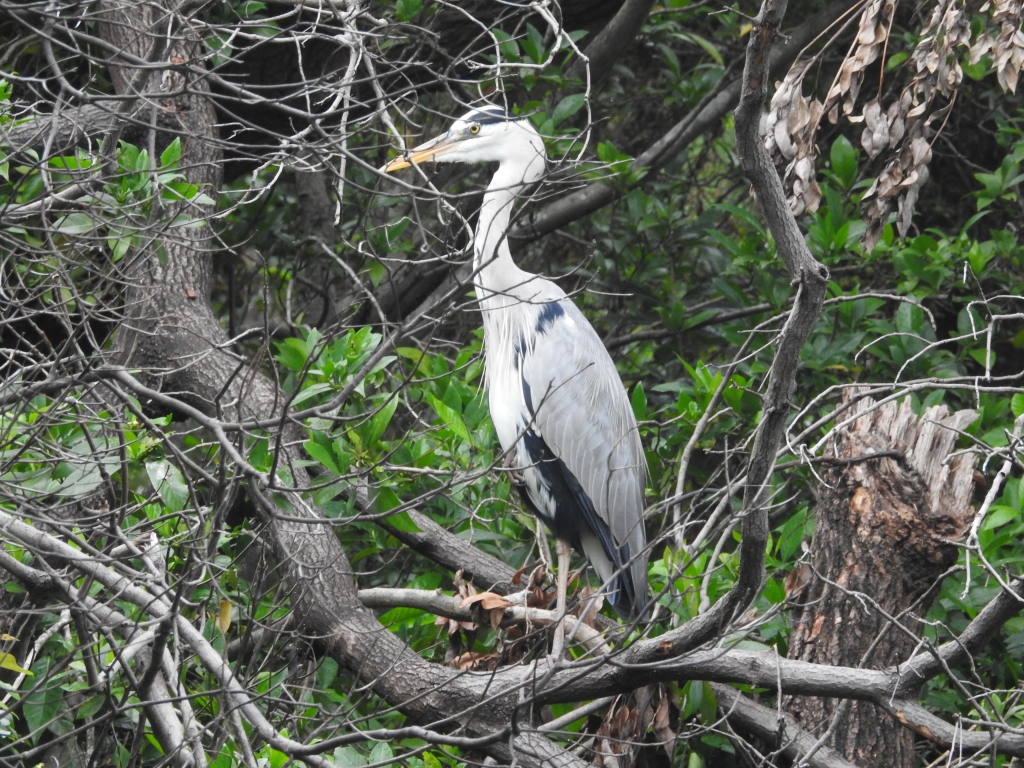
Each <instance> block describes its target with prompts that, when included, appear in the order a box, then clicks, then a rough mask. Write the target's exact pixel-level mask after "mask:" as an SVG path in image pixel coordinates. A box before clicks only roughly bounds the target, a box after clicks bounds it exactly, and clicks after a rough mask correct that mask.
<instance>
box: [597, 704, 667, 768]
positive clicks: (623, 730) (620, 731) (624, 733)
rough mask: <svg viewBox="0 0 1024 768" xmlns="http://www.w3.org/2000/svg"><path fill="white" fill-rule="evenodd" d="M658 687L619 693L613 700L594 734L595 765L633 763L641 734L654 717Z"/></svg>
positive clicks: (621, 767) (623, 767)
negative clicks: (655, 696)
mask: <svg viewBox="0 0 1024 768" xmlns="http://www.w3.org/2000/svg"><path fill="white" fill-rule="evenodd" d="M657 688H658V686H653V685H647V686H644V687H642V688H638V689H637V690H635V691H632V692H631V693H626V694H623V695H621V696H618V697H616V699H615V701H613V702H612V704H611V706H610V707H609V708H608V711H607V712H606V713H605V716H604V719H603V720H602V722H601V725H600V727H599V728H598V729H597V733H596V734H595V743H594V765H595V766H597V767H598V768H631V766H633V765H634V764H635V762H636V756H637V754H638V752H639V748H640V745H641V744H642V743H643V740H644V736H646V735H647V731H648V730H649V729H650V728H651V726H652V724H653V723H654V720H655V710H654V706H653V705H654V695H655V692H656V690H657ZM673 735H674V734H673Z"/></svg>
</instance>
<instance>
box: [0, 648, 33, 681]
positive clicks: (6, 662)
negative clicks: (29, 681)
mask: <svg viewBox="0 0 1024 768" xmlns="http://www.w3.org/2000/svg"><path fill="white" fill-rule="evenodd" d="M0 667H2V668H3V669H9V670H11V671H12V672H17V673H18V674H20V675H29V676H31V675H32V673H31V672H29V671H28V670H27V669H25V668H24V667H19V666H18V660H17V659H15V658H14V655H13V654H10V653H0Z"/></svg>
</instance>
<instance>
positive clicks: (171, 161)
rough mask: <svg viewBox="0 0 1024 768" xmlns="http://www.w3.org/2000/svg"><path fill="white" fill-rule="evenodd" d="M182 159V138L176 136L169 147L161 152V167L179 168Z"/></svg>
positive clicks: (162, 168) (168, 168)
mask: <svg viewBox="0 0 1024 768" xmlns="http://www.w3.org/2000/svg"><path fill="white" fill-rule="evenodd" d="M180 159H181V139H180V138H178V137H175V139H174V141H172V142H171V143H170V144H168V145H167V149H165V150H164V151H163V152H161V153H160V169H161V170H163V171H168V170H172V169H174V168H177V167H178V160H180Z"/></svg>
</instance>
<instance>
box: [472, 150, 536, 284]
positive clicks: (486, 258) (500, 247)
mask: <svg viewBox="0 0 1024 768" xmlns="http://www.w3.org/2000/svg"><path fill="white" fill-rule="evenodd" d="M538 138H539V137H538ZM540 151H543V145H541V147H540ZM524 154H525V156H527V157H529V154H530V153H524ZM524 154H519V155H518V157H517V159H514V160H512V159H506V160H503V161H502V162H501V165H499V166H498V170H497V172H496V173H495V174H494V177H493V178H492V179H491V183H490V184H488V185H487V191H486V192H484V202H483V205H482V206H481V208H480V217H479V219H478V221H477V225H476V239H475V241H474V252H473V270H474V271H475V272H476V279H475V283H476V295H477V298H478V299H479V300H480V301H481V302H485V301H486V299H487V298H488V297H489V296H492V295H494V294H495V293H504V292H506V291H508V290H509V289H511V288H513V287H515V286H517V285H521V284H522V283H523V282H525V281H526V280H529V279H530V278H532V277H533V275H532V274H530V273H529V272H525V271H524V270H521V269H519V267H517V266H516V265H515V264H514V263H513V261H512V253H511V251H510V250H509V247H508V238H507V237H506V235H507V233H508V226H509V220H510V219H511V216H512V206H513V204H514V203H515V200H516V196H517V195H518V194H519V192H521V191H522V190H523V189H524V188H526V186H527V185H529V184H532V183H533V182H535V181H536V180H537V179H539V178H540V177H541V176H542V175H543V173H544V160H543V155H542V154H540V153H539V152H538V153H536V154H533V156H532V157H531V158H530V159H529V160H525V161H524V160H522V159H519V158H521V157H523V156H524Z"/></svg>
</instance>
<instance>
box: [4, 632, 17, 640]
mask: <svg viewBox="0 0 1024 768" xmlns="http://www.w3.org/2000/svg"><path fill="white" fill-rule="evenodd" d="M17 639H18V638H16V637H15V636H14V635H8V634H7V633H6V632H4V633H3V634H2V635H0V640H8V641H17Z"/></svg>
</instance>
